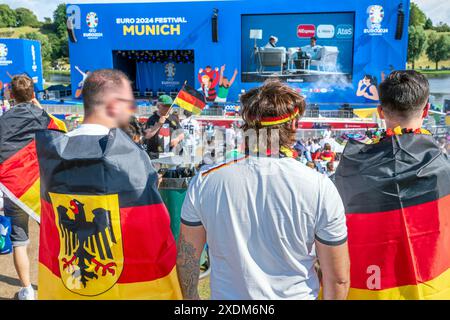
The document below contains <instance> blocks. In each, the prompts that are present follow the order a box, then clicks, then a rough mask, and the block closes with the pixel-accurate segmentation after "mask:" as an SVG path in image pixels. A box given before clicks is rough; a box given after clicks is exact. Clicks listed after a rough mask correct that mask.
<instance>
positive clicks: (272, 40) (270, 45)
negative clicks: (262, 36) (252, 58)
mask: <svg viewBox="0 0 450 320" xmlns="http://www.w3.org/2000/svg"><path fill="white" fill-rule="evenodd" d="M277 43H278V38H277V37H275V36H270V37H269V42H267V44H266V45H265V46H264V48H276V47H277Z"/></svg>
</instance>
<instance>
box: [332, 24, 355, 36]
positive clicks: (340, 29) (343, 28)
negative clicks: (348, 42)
mask: <svg viewBox="0 0 450 320" xmlns="http://www.w3.org/2000/svg"><path fill="white" fill-rule="evenodd" d="M336 30H337V31H336V38H339V39H351V38H353V26H352V25H350V24H340V25H338V26H337V27H336Z"/></svg>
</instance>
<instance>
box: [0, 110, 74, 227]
mask: <svg viewBox="0 0 450 320" xmlns="http://www.w3.org/2000/svg"><path fill="white" fill-rule="evenodd" d="M46 129H50V130H59V131H63V132H66V131H67V129H66V125H65V124H64V122H63V121H61V120H59V119H57V118H55V117H54V116H52V115H51V114H49V113H47V112H46V111H44V110H43V109H41V108H39V107H37V106H35V105H33V104H30V103H20V104H18V105H16V106H14V107H12V108H11V109H10V110H8V111H7V112H6V113H5V114H3V115H2V116H1V117H0V146H1V148H0V190H1V191H3V192H4V193H5V194H6V196H7V197H8V198H9V199H10V200H11V201H13V202H14V203H15V204H16V205H17V206H19V207H20V208H21V209H22V210H23V211H25V212H26V213H28V214H29V215H30V216H31V217H33V218H34V219H35V220H36V221H38V222H39V220H40V217H39V216H40V212H41V206H40V200H39V181H40V180H39V165H38V160H37V156H36V144H35V133H36V132H37V131H40V130H46Z"/></svg>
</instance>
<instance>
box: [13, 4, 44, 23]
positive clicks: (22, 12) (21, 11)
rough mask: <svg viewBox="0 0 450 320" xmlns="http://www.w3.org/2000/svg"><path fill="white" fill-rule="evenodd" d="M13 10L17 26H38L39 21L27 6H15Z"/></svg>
mask: <svg viewBox="0 0 450 320" xmlns="http://www.w3.org/2000/svg"><path fill="white" fill-rule="evenodd" d="M15 11H16V19H17V26H18V27H24V26H29V27H40V25H41V23H40V22H39V20H38V18H37V17H36V15H35V14H34V13H33V11H31V10H29V9H27V8H17V9H16V10H15Z"/></svg>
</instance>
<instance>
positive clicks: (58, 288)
mask: <svg viewBox="0 0 450 320" xmlns="http://www.w3.org/2000/svg"><path fill="white" fill-rule="evenodd" d="M36 147H37V154H38V157H39V165H40V174H41V181H42V183H41V203H42V218H41V231H40V246H39V292H38V294H39V298H40V299H77V300H78V299H181V291H180V287H179V284H178V278H177V273H176V269H175V263H176V243H175V240H174V237H173V235H172V233H171V229H170V217H169V214H168V211H167V209H166V207H165V205H164V203H163V202H162V200H161V197H160V195H159V192H158V189H157V173H156V171H155V169H154V168H153V166H152V165H151V162H150V159H149V158H148V156H147V154H146V153H145V152H144V151H143V150H141V149H140V148H139V147H137V146H136V145H135V144H134V143H133V142H132V141H131V140H130V139H129V138H128V136H126V134H125V133H124V132H123V131H121V130H118V129H115V130H111V131H110V133H109V135H107V136H85V135H82V136H71V137H69V136H67V135H64V134H61V133H57V132H50V131H47V132H40V133H39V134H38V135H37V138H36Z"/></svg>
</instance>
